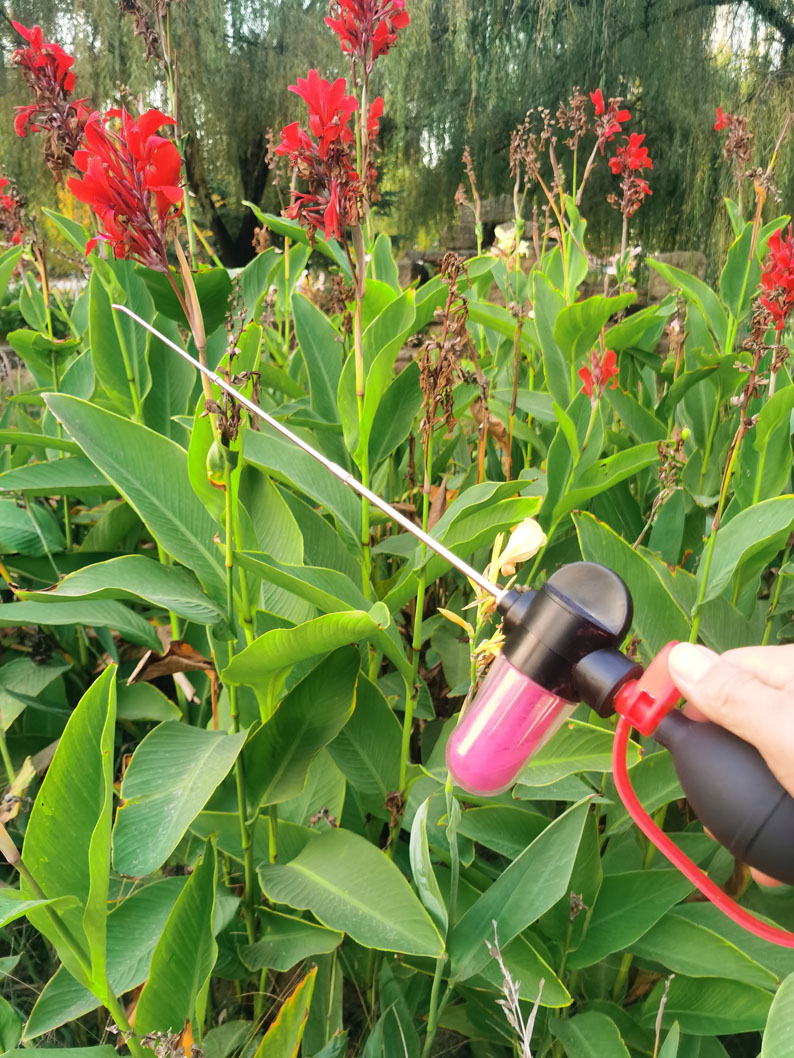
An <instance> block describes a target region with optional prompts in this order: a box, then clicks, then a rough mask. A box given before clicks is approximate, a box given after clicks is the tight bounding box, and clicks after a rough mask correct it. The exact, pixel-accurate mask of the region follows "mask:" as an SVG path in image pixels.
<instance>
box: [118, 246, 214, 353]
mask: <svg viewBox="0 0 794 1058" xmlns="http://www.w3.org/2000/svg"><path fill="white" fill-rule="evenodd" d="M136 271H137V273H138V276H139V277H142V278H143V281H144V282H145V284H146V287H147V288H148V291H149V294H150V295H151V297H152V298H153V300H154V305H155V307H156V309H157V311H158V312H162V314H163V315H164V316H168V317H169V319H172V320H174V321H175V322H176V323H179V324H181V325H182V326H183V327H184V326H185V323H186V320H185V310H184V309H183V308H182V306H181V305H180V303H179V299H178V298H177V296H176V294H175V293H174V289H173V287H172V286H171V283H170V281H169V279H168V276H167V275H166V274H165V272H154V271H153V270H152V269H151V268H144V267H143V266H142V265H139V266H138V267H137V268H136ZM171 275H172V277H173V279H174V280H175V282H176V284H177V286H178V287H179V289H180V290H182V291H184V286H183V283H182V277H181V275H179V273H178V272H177V270H176V269H172V270H171ZM193 283H194V285H195V287H196V294H197V296H198V300H199V305H200V307H201V315H202V317H203V319H204V330H205V331H206V333H207V335H208V336H209V335H211V334H212V333H213V332H214V331H216V330H217V329H218V328H219V327H220V326H221V325H222V324H223V322H224V320H225V319H226V313H227V310H228V305H229V295H230V294H231V292H232V282H231V279H230V278H229V273H228V272H227V271H226V269H225V268H209V267H204V266H202V267H200V268H199V269H198V271H197V272H194V273H193ZM139 315H140V313H139ZM144 318H145V317H144ZM131 322H133V323H134V320H133V321H131ZM171 355H173V354H171Z"/></svg>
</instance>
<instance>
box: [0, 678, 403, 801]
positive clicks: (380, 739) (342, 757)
mask: <svg viewBox="0 0 794 1058" xmlns="http://www.w3.org/2000/svg"><path fill="white" fill-rule="evenodd" d="M0 671H2V670H0ZM401 740H402V729H401V727H400V722H399V721H398V719H397V717H396V716H395V715H394V713H393V712H392V711H391V709H390V708H389V705H388V702H387V701H386V699H385V698H384V697H383V695H382V694H381V692H380V691H379V690H378V688H377V687H376V686H375V685H374V684H373V683H371V682H370V680H368V679H367V678H366V677H365V676H363V675H362V676H361V677H360V679H359V681H358V687H357V690H356V708H355V710H354V711H353V715H352V716H351V717H350V719H349V720H348V722H347V723H346V724H345V726H344V727H343V728H342V730H341V731H340V732H339V734H338V735H337V736H336V738H335V739H334V740H333V742H331V743H330V744H329V746H328V751H329V753H330V754H331V756H332V757H333V759H334V760H335V761H336V763H337V765H338V766H339V768H340V769H341V770H342V772H343V773H344V775H345V778H346V779H347V781H348V782H349V783H350V784H351V786H354V787H355V788H356V790H357V791H358V792H359V793H360V794H363V795H364V796H365V797H370V798H374V799H376V800H377V802H378V803H379V804H383V802H384V801H385V800H386V797H387V795H388V794H389V793H390V792H391V791H392V790H396V789H397V787H398V785H399V776H400V743H401Z"/></svg>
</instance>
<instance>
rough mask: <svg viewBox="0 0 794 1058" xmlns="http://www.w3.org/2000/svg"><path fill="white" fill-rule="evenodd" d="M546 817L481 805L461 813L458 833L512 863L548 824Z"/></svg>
mask: <svg viewBox="0 0 794 1058" xmlns="http://www.w3.org/2000/svg"><path fill="white" fill-rule="evenodd" d="M548 822H549V820H548V818H547V817H546V816H541V815H538V814H536V813H535V812H528V811H527V810H526V808H520V807H518V806H513V805H485V806H483V807H482V808H467V809H466V810H465V811H464V812H462V813H461V817H460V821H459V822H458V833H459V834H463V836H464V837H467V838H471V839H472V841H476V842H477V843H478V844H480V845H484V846H485V848H487V849H493V850H494V852H498V853H500V855H502V856H507V858H508V859H510V860H514V859H516V857H517V856H520V855H521V853H522V852H523V851H524V849H525V848H526V847H527V845H531V844H532V842H533V841H534V840H535V838H536V837H537V836H538V834H540V832H541V831H542V830H544V829H545V827H546V826H547V825H548Z"/></svg>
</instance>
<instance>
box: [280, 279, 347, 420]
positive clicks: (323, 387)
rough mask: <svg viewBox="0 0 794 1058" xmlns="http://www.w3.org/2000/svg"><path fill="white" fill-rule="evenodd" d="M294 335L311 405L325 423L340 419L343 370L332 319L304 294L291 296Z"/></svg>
mask: <svg viewBox="0 0 794 1058" xmlns="http://www.w3.org/2000/svg"><path fill="white" fill-rule="evenodd" d="M292 314H293V318H294V320H295V335H296V337H297V339H298V344H299V345H300V350H301V353H302V355H303V359H304V362H305V364H306V370H307V372H308V375H309V394H310V399H311V406H312V408H313V409H314V410H315V411H316V412H317V414H318V415H319V416H320V417H321V418H323V419H325V420H326V421H327V422H339V410H338V408H337V406H336V390H337V387H338V386H339V376H340V375H341V373H342V344H341V339H340V336H339V334H338V333H337V331H336V328H335V327H334V326H333V324H332V323H331V321H330V320H329V319H328V317H327V316H325V315H324V314H323V313H322V312H320V310H319V309H318V308H317V306H316V305H314V304H313V303H312V302H311V301H309V299H308V298H307V297H304V295H303V294H296V295H295V297H293V299H292Z"/></svg>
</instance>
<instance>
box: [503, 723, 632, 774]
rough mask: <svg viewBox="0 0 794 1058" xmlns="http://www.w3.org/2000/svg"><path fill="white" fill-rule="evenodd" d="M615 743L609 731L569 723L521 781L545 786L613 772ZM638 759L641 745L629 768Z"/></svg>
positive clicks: (541, 752)
mask: <svg viewBox="0 0 794 1058" xmlns="http://www.w3.org/2000/svg"><path fill="white" fill-rule="evenodd" d="M614 740H615V736H614V734H613V732H612V731H610V730H604V728H601V727H594V726H593V725H592V724H584V723H582V722H581V721H580V720H566V721H565V723H564V724H563V725H562V727H561V728H560V730H559V731H558V732H557V733H556V735H554V736H553V737H552V738H550V739H549V741H548V742H547V743H546V744H545V745H543V746H541V748H540V749H539V750H538V752H537V753H536V754H535V755H534V756H533V757H532V759H531V760H530V761H529V763H528V764H527V765H526V766H525V767H524V768H523V769H522V771H521V772H520V773H519V776H518V782H519V783H520V784H521V785H522V786H546V785H547V784H548V783H552V782H558V781H559V780H560V779H564V778H565V777H566V776H567V775H573V774H575V773H576V772H583V771H612V745H613V743H614ZM639 759H640V751H639V746H637V745H636V744H634V745H632V746H631V747H630V749H629V754H628V763H629V767H631V766H632V765H633V764H636V763H637V761H639Z"/></svg>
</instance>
